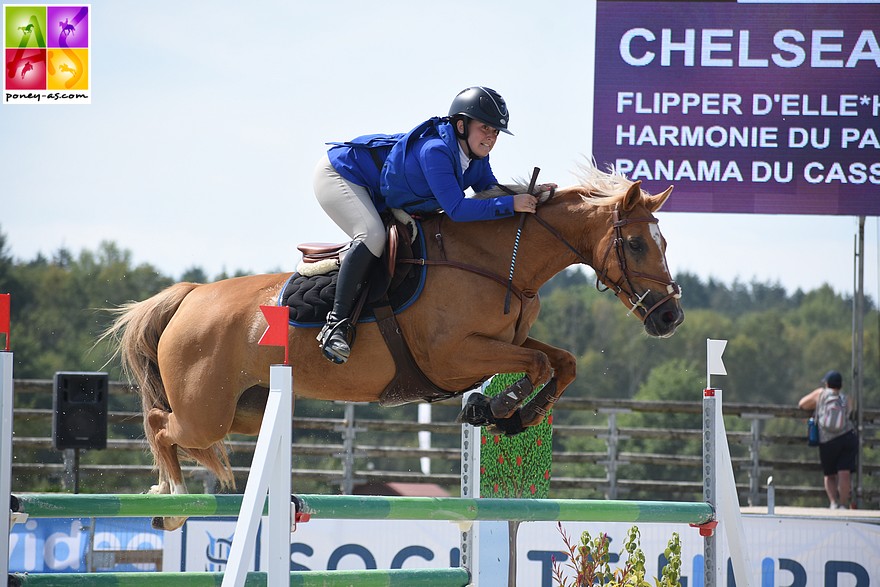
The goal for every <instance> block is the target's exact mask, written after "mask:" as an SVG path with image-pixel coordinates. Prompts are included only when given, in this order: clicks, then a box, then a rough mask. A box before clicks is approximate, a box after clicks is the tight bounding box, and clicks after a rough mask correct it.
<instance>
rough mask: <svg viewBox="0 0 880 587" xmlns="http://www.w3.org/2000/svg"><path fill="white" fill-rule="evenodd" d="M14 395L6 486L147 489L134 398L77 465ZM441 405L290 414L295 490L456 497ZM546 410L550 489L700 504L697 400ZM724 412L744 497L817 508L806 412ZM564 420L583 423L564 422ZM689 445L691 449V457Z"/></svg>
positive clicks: (870, 449)
mask: <svg viewBox="0 0 880 587" xmlns="http://www.w3.org/2000/svg"><path fill="white" fill-rule="evenodd" d="M14 388H15V395H16V408H15V412H14V420H15V437H14V441H13V451H14V455H15V459H14V464H13V475H14V479H13V489H14V490H15V491H19V492H21V491H31V490H46V489H47V485H46V484H47V480H48V482H52V483H54V482H55V481H56V480H60V481H61V482H62V483H68V484H69V482H70V481H69V480H70V478H71V475H75V476H78V478H81V479H83V480H84V481H85V482H86V483H87V484H88V485H90V486H91V487H92V488H95V487H94V486H96V485H97V486H98V487H97V488H96V489H98V490H99V492H106V493H117V492H119V484H120V483H122V482H124V483H126V484H128V485H130V486H131V488H132V490H133V491H134V490H135V489H136V488H137V487H138V486H139V487H140V488H139V489H137V491H141V490H143V489H146V488H147V487H149V486H150V485H151V484H152V483H154V482H155V481H154V477H153V473H152V462H151V460H150V458H149V455H148V454H147V453H148V451H147V445H146V442H145V441H144V439H143V438H142V436H143V430H142V428H141V421H142V417H141V415H140V413H138V412H137V411H135V410H136V405H137V404H136V398H135V396H134V395H133V394H131V393H130V391H129V387H128V386H127V385H124V384H122V383H118V382H112V383H111V384H110V397H111V400H112V401H111V410H110V411H109V412H108V422H109V428H108V441H107V451H87V453H88V454H84V456H83V458H82V459H81V460H80V459H79V458H77V459H75V460H72V459H71V458H70V454H69V453H70V451H64V452H62V451H55V450H54V449H53V448H52V430H51V419H52V409H51V407H50V406H51V398H52V382H51V381H43V380H16V381H15V386H14ZM445 404H446V405H444V402H441V403H440V404H435V405H436V406H437V409H438V410H439V411H440V414H438V415H437V416H436V419H439V420H442V421H435V422H433V423H419V422H417V421H416V418H415V417H412V418H411V419H408V420H407V419H400V418H399V416H398V417H396V418H395V419H380V418H376V417H357V415H356V414H357V411H358V410H361V411H362V412H367V413H369V414H370V415H373V414H376V413H380V414H381V413H383V412H379V411H378V410H377V409H376V408H374V407H361V406H360V405H357V404H345V406H344V407H339V406H337V407H335V412H337V413H338V412H341V411H344V413H343V414H339V415H338V416H335V417H325V416H323V415H317V416H316V415H308V416H299V415H296V416H294V419H293V422H294V442H293V447H292V451H293V455H294V469H293V472H292V474H293V476H294V487H303V483H308V484H310V485H307V489H308V491H315V492H321V491H327V490H328V488H329V487H335V488H341V489H343V492H350V491H345V489H350V488H352V487H354V486H357V485H358V484H362V483H391V482H398V483H433V484H437V485H440V486H441V487H443V488H445V489H447V490H448V491H449V492H450V493H451V494H453V495H456V494H457V492H458V487H459V473H458V469H459V466H460V465H459V461H460V451H459V448H458V442H459V440H460V426H459V425H457V424H455V423H454V422H453V418H454V414H455V412H456V411H457V405H458V403H457V402H455V403H453V402H445ZM326 405H327V402H308V401H306V400H299V399H298V400H297V403H296V408H295V413H297V414H300V413H304V412H305V413H310V412H311V413H320V410H321V409H325V408H323V407H320V406H326ZM19 406H20V407H19ZM116 406H121V408H119V409H117V407H116ZM443 410H445V412H444V411H443ZM556 412H557V414H559V417H557V419H556V421H555V422H554V451H553V481H552V487H553V491H554V492H559V493H561V494H563V495H564V496H567V497H584V496H586V497H589V496H590V495H591V494H593V496H596V497H604V498H607V499H617V498H619V497H625V496H629V495H637V494H639V492H642V493H650V494H651V495H652V496H653V497H652V499H666V500H677V499H681V498H685V499H692V498H694V497H699V495H700V493H701V491H702V481H701V478H702V477H701V471H700V468H701V464H702V460H701V456H700V452H699V449H698V446H699V443H700V438H701V434H702V431H701V430H700V429H699V426H700V418H699V416H700V403H699V402H697V401H695V402H670V401H662V402H659V401H657V402H654V401H638V400H617V399H607V398H596V399H571V398H563V399H562V400H560V402H559V403H558V404H557V408H556ZM384 413H389V414H393V415H396V416H397V415H398V414H399V412H388V411H386V412H384ZM435 413H436V412H435ZM571 414H575V416H571ZM632 415H641V420H640V421H639V422H638V423H637V424H632V423H629V422H627V420H626V418H627V417H628V416H632ZM724 415H725V417H726V418H727V419H728V421H729V422H730V424H729V425H728V441H729V443H730V445H731V451H732V453H733V465H734V471H735V475H736V478H737V487H738V489H739V492H740V495H741V498H742V499H743V501H744V502H747V503H748V504H749V505H761V504H762V503H765V502H764V494H765V492H766V480H767V478H768V477H769V476H771V475H772V476H773V477H774V478H775V479H776V481H775V482H774V489H775V500H776V504H777V505H787V504H791V505H795V504H797V505H809V504H816V505H818V504H821V503H824V499H825V498H824V490H823V488H822V478H821V472H820V470H819V466H818V455H817V453H816V450H815V449H812V448H809V447H807V446H806V442H805V439H804V432H803V431H804V425H803V423H804V421H805V419H806V417H807V415H806V414H805V413H804V412H801V411H799V410H798V409H797V408H793V407H790V406H777V405H760V404H737V403H726V404H725V405H724ZM666 416H674V417H676V418H677V420H676V421H678V420H681V419H682V417H690V420H689V421H691V422H692V424H689V425H688V426H692V427H685V426H679V427H670V426H668V425H666V426H664V425H662V422H663V418H664V417H666ZM573 420H577V421H579V422H583V423H578V424H572V423H569V422H571V421H573ZM652 420H657V422H658V425H657V426H650V425H645V424H650V423H651V421H652ZM862 421H863V429H862V431H861V439H862V444H863V453H862V471H863V479H861V480H859V482H860V483H859V485H860V486H861V495H860V496H859V501H860V504H862V507H871V508H875V507H878V504H880V481H878V479H880V464H878V457H877V453H876V449H877V447H878V445H880V410H865V411H864V412H863V414H862ZM419 432H430V433H431V435H432V439H433V444H432V447H431V448H419V445H418V440H417V436H418V433H419ZM670 441H673V442H675V443H676V444H675V447H676V448H674V449H670V450H667V452H666V453H663V452H657V451H656V450H651V447H652V446H654V445H657V443H658V442H667V443H669V442H670ZM652 443H653V444H652ZM228 446H229V448H231V449H232V451H233V455H234V456H235V458H234V459H233V472H234V474H235V476H236V478H237V479H238V480H240V481H243V480H244V479H246V477H247V473H248V467H247V466H246V465H247V463H249V462H250V459H251V453H252V452H253V449H254V446H255V442H254V441H253V440H250V439H247V438H245V437H235V438H233V439H231V440H230V441H228ZM571 447H576V448H571ZM646 447H647V448H646ZM689 447H690V448H693V450H691V451H690V452H688V449H689ZM96 453H103V454H96ZM77 454H78V453H77ZM423 459H429V461H430V463H431V469H432V470H431V472H430V473H424V472H422V470H421V469H420V463H421V460H423ZM73 469H75V470H73ZM184 472H185V474H186V475H187V476H188V477H189V478H190V479H192V480H195V481H200V482H202V483H203V484H204V488H205V491H206V492H211V491H213V490H214V489H215V486H214V482H215V481H214V479H213V478H212V477H210V476H209V475H207V473H206V472H205V471H204V469H201V468H199V467H191V466H185V467H184ZM108 479H109V481H105V482H104V483H105V485H107V486H100V485H101V483H102V480H108ZM41 484H42V485H41ZM50 485H51V483H50ZM56 485H57V483H56ZM331 490H332V489H331Z"/></svg>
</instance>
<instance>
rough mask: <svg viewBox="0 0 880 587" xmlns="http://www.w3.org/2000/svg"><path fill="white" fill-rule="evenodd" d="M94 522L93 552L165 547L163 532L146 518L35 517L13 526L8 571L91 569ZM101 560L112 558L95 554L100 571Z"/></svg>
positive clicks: (137, 567)
mask: <svg viewBox="0 0 880 587" xmlns="http://www.w3.org/2000/svg"><path fill="white" fill-rule="evenodd" d="M92 522H94V523H95V528H94V546H93V548H92V551H93V553H100V552H101V551H117V550H145V549H148V550H161V549H162V548H163V536H162V532H160V531H158V530H153V529H152V528H151V527H150V520H149V519H146V518H94V519H89V518H32V519H30V520H28V521H27V522H25V523H24V524H16V525H15V526H13V527H12V531H11V532H10V535H9V570H10V571H11V572H15V573H86V572H89V568H88V563H87V553H88V551H89V542H90V540H92V528H91V526H90V525H91V523H92ZM99 559H100V560H99ZM102 560H109V559H101V557H100V556H96V557H94V561H93V565H94V568H96V569H98V570H100V569H101V568H102V566H103V565H102V562H101V561H102ZM108 566H110V565H108ZM107 570H115V571H151V570H156V569H155V565H152V564H122V565H112V569H107Z"/></svg>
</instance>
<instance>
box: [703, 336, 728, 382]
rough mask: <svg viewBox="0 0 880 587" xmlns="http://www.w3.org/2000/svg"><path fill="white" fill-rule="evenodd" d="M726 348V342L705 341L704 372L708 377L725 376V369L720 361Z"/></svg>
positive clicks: (709, 339)
mask: <svg viewBox="0 0 880 587" xmlns="http://www.w3.org/2000/svg"><path fill="white" fill-rule="evenodd" d="M726 346H727V341H726V340H712V339H711V338H707V339H706V372H707V373H708V374H709V375H727V369H725V368H724V362H723V361H722V360H721V355H723V354H724V348H725V347H726Z"/></svg>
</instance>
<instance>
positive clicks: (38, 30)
mask: <svg viewBox="0 0 880 587" xmlns="http://www.w3.org/2000/svg"><path fill="white" fill-rule="evenodd" d="M90 13H91V6H90V5H79V6H58V5H51V4H49V5H34V6H31V5H20V4H17V5H13V4H4V5H3V43H4V49H3V62H4V65H5V67H4V68H3V103H4V104H89V103H91V101H92V95H91V91H90V83H91V80H90V74H89V69H90V67H89V66H90V64H91V58H90V55H89V46H90V42H89V41H90V36H89V20H90Z"/></svg>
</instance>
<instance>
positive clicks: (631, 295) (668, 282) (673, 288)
mask: <svg viewBox="0 0 880 587" xmlns="http://www.w3.org/2000/svg"><path fill="white" fill-rule="evenodd" d="M532 216H533V217H534V218H535V220H537V221H538V224H540V225H541V226H543V227H544V228H546V229H547V231H548V232H550V234H552V235H553V236H554V237H555V238H556V240H558V241H560V242H561V243H562V244H564V245H565V246H566V247H568V249H569V250H570V251H571V252H572V253H574V255H575V257H577V258H578V260H579V261H580V262H581V263H583V264H584V265H589V264H590V263H589V260H588V259H587V258H586V257H585V256H584V255H583V254H582V253H581V252H580V251H578V250H577V249H576V248H574V246H572V245H571V243H569V242H568V241H567V240H566V239H565V237H564V236H562V234H561V233H560V232H559V231H558V230H556V229H555V228H553V227H552V226H551V225H550V224H549V223H548V222H547V221H546V220H544V219H543V218H541V217H540V216H539V215H538V214H532ZM611 219H612V221H613V224H612V227H613V228H614V238H612V239H611V241H610V242H609V243H608V246H607V247H606V248H605V254H604V255H602V264H601V267H602V269H601V270H598V269H597V270H596V289H597V290H599V291H607V290H609V289H610V290H612V291H613V292H614V294H615V295H620V294H624V295H625V296H626V298H627V300H629V303H630V304H631V307H630V312H631V313H632V312H635V313H636V315H637V316H638V317H639V319H640V320H641V321H642V322H644V321H645V320H647V319H648V316H650V315H651V313H652V312H654V310H656V309H657V308H659V307H660V306H662V305H663V304H665V303H666V302H667V301H669V300H671V299H679V298H681V287H679V285H678V284H677V283H675V281H674V280H673V279H672V278H671V277H670V276H669V275H666V276H660V277H658V276H655V275H649V274H647V273H642V272H640V271H631V270H630V268H629V266H628V265H627V263H626V253H625V252H624V250H623V247H624V244H625V239H624V238H623V227H624V226H626V225H627V224H636V223H648V224H657V222H658V220H657V219H656V218H654V217H647V218H623V219H621V218H620V205H619V204H618V205H617V206H615V207H614V210H613V212H612V213H611ZM612 249H613V250H614V252H615V256H616V257H617V266H618V268H619V269H620V273H621V277H620V279H618V280H616V281H615V280H612V279H611V278H610V277H609V276H608V271H607V270H606V269H607V265H608V258H609V257H610V256H611V251H612ZM661 254H663V253H662V251H661ZM665 261H666V259H665V256H664V262H665ZM633 277H638V278H641V279H646V280H648V281H653V282H654V283H657V284H660V285H661V286H663V287H664V288H665V289H666V295H665V296H664V297H663V298H662V299H661V300H660V301H658V302H657V303H656V304H654V305H653V306H651V307H650V308H648V307H646V306H645V305H644V304H643V303H642V301H643V300H644V299H645V298H646V297H648V294H649V293H651V290H650V289H648V290H646V291H645V292H644V293H642V294H641V295H639V294H638V293H637V292H636V288H635V286H634V285H633V283H632V278H633ZM600 283H601V284H602V285H603V286H604V289H602V288H601V287H600Z"/></svg>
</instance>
